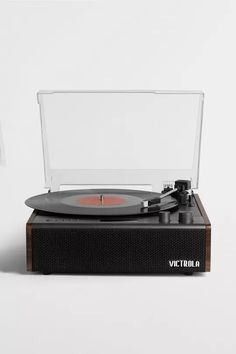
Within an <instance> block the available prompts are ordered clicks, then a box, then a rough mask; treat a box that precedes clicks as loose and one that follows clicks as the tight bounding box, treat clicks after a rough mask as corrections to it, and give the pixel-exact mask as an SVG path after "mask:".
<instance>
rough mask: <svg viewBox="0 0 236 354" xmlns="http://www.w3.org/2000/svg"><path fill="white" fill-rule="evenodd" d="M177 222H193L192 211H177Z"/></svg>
mask: <svg viewBox="0 0 236 354" xmlns="http://www.w3.org/2000/svg"><path fill="white" fill-rule="evenodd" d="M179 222H180V223H181V224H186V225H188V224H192V222H193V213H192V212H191V211H181V212H180V213H179Z"/></svg>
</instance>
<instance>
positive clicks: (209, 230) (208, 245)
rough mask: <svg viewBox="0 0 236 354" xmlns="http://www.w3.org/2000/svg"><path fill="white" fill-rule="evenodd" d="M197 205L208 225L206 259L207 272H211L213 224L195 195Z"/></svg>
mask: <svg viewBox="0 0 236 354" xmlns="http://www.w3.org/2000/svg"><path fill="white" fill-rule="evenodd" d="M194 196H195V200H196V203H197V205H198V207H199V209H200V212H201V214H202V217H203V219H204V222H205V224H206V257H205V272H210V270H211V223H210V220H209V218H208V216H207V213H206V211H205V209H204V207H203V205H202V202H201V200H200V198H199V195H198V194H195V195H194Z"/></svg>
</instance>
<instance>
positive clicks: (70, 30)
mask: <svg viewBox="0 0 236 354" xmlns="http://www.w3.org/2000/svg"><path fill="white" fill-rule="evenodd" d="M235 33H236V2H235V1H234V0H231V1H230V0H222V1H219V0H218V1H217V0H198V1H195V0H194V1H193V0H185V1H183V0H179V1H174V0H173V1H171V0H163V1H158V0H155V1H148V0H147V1H138V0H136V1H129V0H126V1H122V0H119V1H99V0H97V1H77V2H76V1H67V2H63V1H36V0H35V1H3V0H2V1H1V3H0V120H1V125H2V130H3V138H4V145H5V152H6V166H5V167H3V168H1V169H0V195H1V203H0V208H1V214H0V215H1V218H0V337H1V338H0V351H1V353H4V354H9V353H11V354H12V353H14V354H15V353H35V354H39V353H66V352H68V353H72V354H73V353H83V354H84V353H86V354H87V353H89V354H90V353H101V354H108V353H109V354H111V353H117V354H118V353H119V354H120V353H127V354H131V353H132V354H133V353H135V354H141V353H142V354H143V353H162V354H163V353H181V354H185V353H192V354H195V353H196V354H199V353H208V354H211V353H212V354H213V353H214V354H216V353H217V354H218V353H226V354H231V353H232V354H233V353H235V352H236V339H235V335H234V332H235V320H236V316H235V314H236V311H235V295H236V294H235V292H236V290H235V289H236V287H235V247H236V239H235V238H236V235H235V230H236V222H235V197H234V188H235V179H236V178H235V177H236V169H235V156H234V155H235V150H236V149H235V128H236V124H235V117H236V109H235V79H236V75H235V65H236V64H235V63H236V51H235ZM39 89H202V90H204V91H205V92H206V103H205V113H204V126H203V139H202V155H201V171H200V190H199V192H200V195H201V198H202V200H203V202H204V205H205V207H206V209H207V212H208V214H209V216H210V219H211V222H212V225H213V236H212V272H211V273H210V274H205V275H202V276H201V275H199V276H193V277H184V276H180V277H179V276H154V277H153V276H152V277H139V276H135V277H132V276H129V277H120V276H116V277H110V276H109V277H105V276H104V277H102V276H97V277H93V276H89V277H88V276H61V275H58V276H43V275H34V274H33V275H31V274H26V272H25V222H26V220H27V218H28V217H29V214H30V212H31V211H30V210H29V209H27V208H26V207H25V206H24V200H25V199H26V198H27V197H29V196H32V195H35V194H38V193H41V192H43V191H44V189H43V183H44V180H43V161H42V150H41V140H40V139H41V137H40V125H39V114H38V105H37V103H36V92H37V91H38V90H39ZM231 191H232V192H231Z"/></svg>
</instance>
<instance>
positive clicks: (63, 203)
mask: <svg viewBox="0 0 236 354" xmlns="http://www.w3.org/2000/svg"><path fill="white" fill-rule="evenodd" d="M159 196H160V193H153V192H145V191H137V190H124V189H87V190H70V191H62V192H52V193H46V194H41V195H37V196H34V197H32V198H29V199H27V200H26V202H25V204H26V205H27V206H29V207H31V208H33V209H36V210H40V211H46V212H51V213H60V214H70V215H81V216H125V215H141V214H143V215H147V214H153V213H157V212H159V211H160V210H170V209H172V208H175V207H176V206H177V205H178V203H177V201H176V199H174V198H172V197H170V198H168V202H166V201H165V200H162V201H161V202H160V203H159V204H158V205H157V206H152V207H150V208H143V203H142V202H143V201H144V200H147V199H153V198H159Z"/></svg>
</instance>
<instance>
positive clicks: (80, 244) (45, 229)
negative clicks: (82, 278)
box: [27, 195, 211, 274]
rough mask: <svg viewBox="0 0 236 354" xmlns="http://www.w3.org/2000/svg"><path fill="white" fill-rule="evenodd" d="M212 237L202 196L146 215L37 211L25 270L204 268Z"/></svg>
mask: <svg viewBox="0 0 236 354" xmlns="http://www.w3.org/2000/svg"><path fill="white" fill-rule="evenodd" d="M189 212H191V214H192V216H193V217H192V219H191V220H190V219H189ZM210 236H211V227H210V222H209V219H208V217H207V215H206V212H205V210H204V208H203V206H202V203H201V201H200V198H199V196H198V195H194V196H193V205H192V206H191V207H189V206H183V205H180V207H179V209H178V210H174V211H172V212H171V213H170V212H165V211H162V212H161V213H159V214H150V215H142V216H122V215H121V216H119V217H117V216H114V217H111V216H109V217H104V216H103V217H102V216H94V217H87V216H78V215H64V214H56V213H50V212H43V211H37V210H34V212H33V213H32V215H31V217H30V219H29V220H28V223H27V269H28V271H37V272H41V273H45V274H48V273H77V274H158V273H183V274H191V273H193V272H206V271H210Z"/></svg>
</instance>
